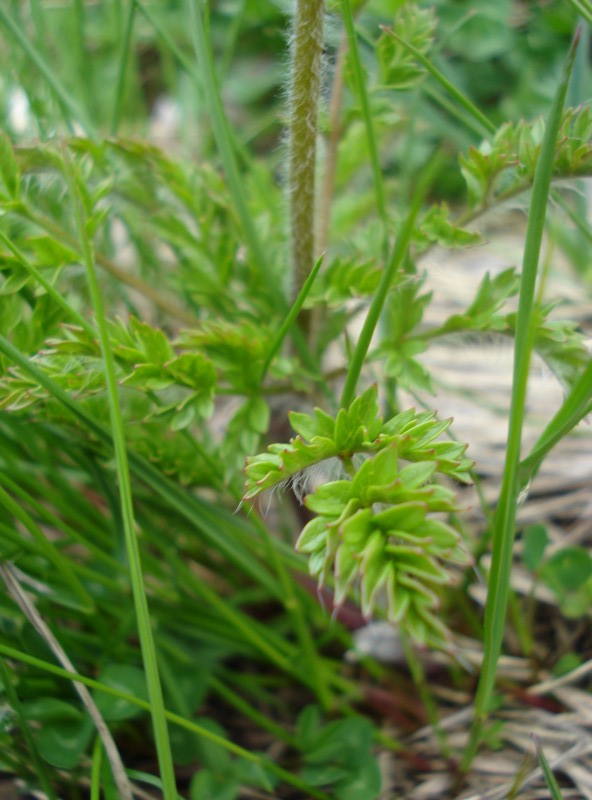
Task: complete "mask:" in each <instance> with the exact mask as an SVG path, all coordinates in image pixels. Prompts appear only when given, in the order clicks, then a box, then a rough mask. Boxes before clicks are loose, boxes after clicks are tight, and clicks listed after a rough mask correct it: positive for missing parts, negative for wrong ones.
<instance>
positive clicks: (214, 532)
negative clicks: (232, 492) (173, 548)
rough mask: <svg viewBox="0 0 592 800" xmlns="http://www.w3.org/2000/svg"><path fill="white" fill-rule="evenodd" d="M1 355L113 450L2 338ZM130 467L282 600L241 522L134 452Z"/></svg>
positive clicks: (95, 425)
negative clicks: (250, 547)
mask: <svg viewBox="0 0 592 800" xmlns="http://www.w3.org/2000/svg"><path fill="white" fill-rule="evenodd" d="M0 352H2V353H4V355H5V356H7V357H8V358H9V359H10V360H11V361H13V362H14V363H15V364H18V365H19V366H20V367H21V368H22V369H23V370H24V371H25V372H26V373H27V374H28V375H30V376H31V377H33V378H34V379H35V380H36V381H37V383H39V385H40V386H43V388H44V389H46V391H48V392H49V393H50V394H51V395H52V396H53V397H55V398H56V399H57V400H59V401H60V402H61V403H62V404H63V405H64V406H65V407H66V408H68V409H69V410H70V411H71V412H72V413H73V414H74V415H75V417H76V418H77V419H78V420H80V422H81V423H82V424H83V425H84V427H85V428H87V430H89V431H90V432H92V433H93V434H94V435H95V436H96V437H97V439H98V440H99V441H100V442H101V443H102V444H104V445H105V446H107V447H113V439H112V437H111V434H110V432H109V431H108V430H107V429H106V428H105V427H104V426H103V425H101V423H99V422H98V421H97V420H96V419H94V417H92V416H91V415H90V414H89V413H88V412H86V411H85V410H84V409H83V408H82V407H81V406H80V404H79V403H77V402H76V401H75V400H73V399H72V398H71V397H70V396H69V395H68V394H67V393H66V392H65V391H64V390H63V389H62V388H61V387H59V386H58V385H57V384H55V383H54V382H53V381H52V380H51V379H50V378H48V377H47V376H46V375H45V374H44V373H43V372H41V370H39V369H38V368H37V367H36V366H35V365H34V364H32V363H31V361H30V360H29V359H28V358H27V357H26V356H25V355H23V354H22V353H20V352H19V351H18V350H17V349H16V348H15V347H14V346H13V345H12V344H11V343H10V342H9V341H8V340H7V339H6V338H5V337H3V336H1V335H0ZM129 464H130V467H131V469H132V470H133V472H134V473H135V475H136V476H137V477H138V478H140V479H141V480H143V481H144V482H145V483H146V484H147V485H148V486H150V487H151V488H152V489H153V490H154V491H155V492H156V493H157V494H158V495H159V497H161V498H162V499H164V500H166V501H167V502H169V503H170V504H171V506H172V507H173V508H174V509H175V510H176V511H178V513H180V514H181V515H183V516H184V517H185V518H186V519H187V520H188V521H190V522H191V523H192V524H193V525H194V526H195V528H196V530H198V531H199V532H200V533H201V535H202V536H203V538H204V540H205V541H206V542H207V543H208V544H209V545H210V546H212V547H213V548H215V549H216V550H218V552H220V553H221V554H222V555H223V556H225V557H226V558H227V559H228V560H229V562H230V563H231V564H234V565H235V566H236V567H238V568H239V569H241V570H242V571H243V572H244V573H245V574H247V575H250V577H252V578H253V580H255V581H257V582H258V583H259V584H260V585H261V586H265V587H266V588H267V590H268V591H269V592H270V593H271V594H272V595H273V596H274V597H281V589H280V587H279V585H278V584H277V582H276V581H275V579H274V578H273V577H272V576H271V575H270V573H269V571H268V570H267V569H266V568H265V566H263V565H262V564H261V563H259V561H258V560H257V559H256V558H255V557H254V556H253V555H252V553H250V552H249V551H248V550H247V549H246V548H245V547H244V546H243V545H242V544H241V543H242V541H243V540H244V539H245V537H249V538H251V539H252V538H253V530H252V528H251V527H250V526H249V525H248V524H247V523H246V522H245V521H244V520H241V519H239V518H238V517H236V516H235V515H233V514H231V513H230V512H228V511H226V510H225V509H222V508H219V507H218V506H216V507H213V506H210V504H208V503H207V502H206V501H204V500H201V499H200V498H198V497H196V496H195V495H191V494H189V493H188V492H186V491H184V490H183V489H182V488H181V487H179V486H178V485H177V484H175V483H174V482H173V481H171V480H169V479H168V478H166V477H165V476H164V475H163V474H162V473H161V472H159V471H158V469H156V467H154V466H152V464H150V463H149V462H148V461H146V460H145V459H144V458H143V457H142V456H140V455H138V454H137V453H132V452H130V453H129Z"/></svg>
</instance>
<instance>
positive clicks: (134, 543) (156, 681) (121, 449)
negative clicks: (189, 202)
mask: <svg viewBox="0 0 592 800" xmlns="http://www.w3.org/2000/svg"><path fill="white" fill-rule="evenodd" d="M65 164H66V166H67V167H68V168H69V169H68V171H69V173H70V174H69V176H68V177H69V183H70V189H71V199H72V203H73V205H74V214H75V218H76V225H77V228H78V233H79V237H80V243H81V247H82V252H83V261H84V266H85V269H86V274H87V281H88V285H89V292H90V296H91V301H92V305H93V309H94V313H95V317H96V321H97V328H98V333H99V340H100V343H101V352H102V356H103V364H104V369H105V382H106V386H107V396H108V400H109V413H110V419H111V430H112V438H113V449H114V451H115V462H116V469H117V480H118V484H119V498H120V503H121V515H122V519H123V529H124V534H125V544H126V552H127V558H128V562H129V573H130V580H131V585H132V593H133V597H134V605H135V609H136V620H137V625H138V634H139V637H140V646H141V650H142V660H143V663H144V670H145V672H146V682H147V685H148V695H149V697H150V708H151V715H152V725H153V729H154V739H155V743H156V751H157V756H158V764H159V768H160V775H161V779H162V782H163V793H164V798H165V800H176V797H177V788H176V779H175V769H174V766H173V758H172V752H171V746H170V741H169V735H168V728H167V722H166V718H165V716H164V700H163V696H162V687H161V684H160V677H159V672H158V663H157V659H156V649H155V645H154V638H153V635H152V628H151V624H150V613H149V609H148V600H147V597H146V590H145V587H144V576H143V572H142V562H141V557H140V547H139V544H138V539H137V536H136V524H135V519H134V509H133V501H132V489H131V482H130V472H129V464H128V457H127V449H126V445H125V434H124V425H123V416H122V413H121V408H120V404H119V391H118V386H117V377H116V373H115V359H114V357H113V353H112V350H111V339H110V335H109V328H108V325H107V319H106V317H105V310H104V305H103V298H102V294H101V289H100V286H99V282H98V280H97V273H96V270H95V262H94V255H93V248H92V243H91V241H90V236H89V234H88V226H89V220H88V219H86V218H85V214H84V212H83V204H82V198H81V197H80V196H79V194H78V191H77V183H76V180H77V176H76V174H75V172H74V166H73V165H72V163H71V161H70V160H69V159H68V158H67V157H66V158H65Z"/></svg>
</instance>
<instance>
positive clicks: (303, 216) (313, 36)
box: [288, 0, 324, 331]
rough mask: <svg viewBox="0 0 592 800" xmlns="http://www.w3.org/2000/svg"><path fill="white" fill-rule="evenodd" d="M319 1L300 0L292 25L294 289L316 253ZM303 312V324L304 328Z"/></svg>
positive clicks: (290, 177) (303, 317)
mask: <svg viewBox="0 0 592 800" xmlns="http://www.w3.org/2000/svg"><path fill="white" fill-rule="evenodd" d="M323 11H324V2H323V0H298V1H297V4H296V15H295V18H294V24H293V28H292V43H291V44H292V48H291V58H290V88H289V95H288V97H289V164H288V169H289V175H288V187H289V193H290V228H291V230H290V235H291V251H292V274H293V276H294V294H295V295H297V294H298V293H299V292H300V290H301V288H302V287H303V285H304V282H305V281H306V279H307V277H308V275H309V273H310V271H311V269H312V267H313V264H314V257H315V167H316V139H317V117H318V107H319V93H320V87H321V66H322V51H323ZM308 316H309V315H302V314H301V317H300V322H301V326H302V328H303V329H304V330H305V331H306V330H307V329H308V322H309V320H308Z"/></svg>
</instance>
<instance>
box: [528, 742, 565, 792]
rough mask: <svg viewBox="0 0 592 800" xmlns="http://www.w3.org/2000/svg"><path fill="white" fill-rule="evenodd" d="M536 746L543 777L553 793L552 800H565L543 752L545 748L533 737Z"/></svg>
mask: <svg viewBox="0 0 592 800" xmlns="http://www.w3.org/2000/svg"><path fill="white" fill-rule="evenodd" d="M533 738H534V741H535V745H536V751H537V757H538V759H539V764H540V765H541V769H542V770H543V775H544V778H545V783H546V784H547V788H548V789H549V791H550V792H551V800H563V794H562V793H561V789H560V788H559V784H558V783H557V779H556V778H555V775H553V770H552V769H551V767H550V766H549V762H548V761H547V758H546V756H545V754H544V752H543V748H542V747H541V743H540V742H539V740H538V739H537V738H536V736H534V737H533Z"/></svg>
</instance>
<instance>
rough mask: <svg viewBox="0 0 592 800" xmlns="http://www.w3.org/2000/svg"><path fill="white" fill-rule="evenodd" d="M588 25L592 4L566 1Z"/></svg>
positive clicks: (576, 0) (586, 0) (591, 23)
mask: <svg viewBox="0 0 592 800" xmlns="http://www.w3.org/2000/svg"><path fill="white" fill-rule="evenodd" d="M568 2H569V3H571V5H572V6H573V7H574V8H575V10H576V11H577V12H578V13H579V14H581V16H582V18H583V19H585V20H586V22H587V23H588V24H589V25H592V3H590V0H568Z"/></svg>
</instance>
